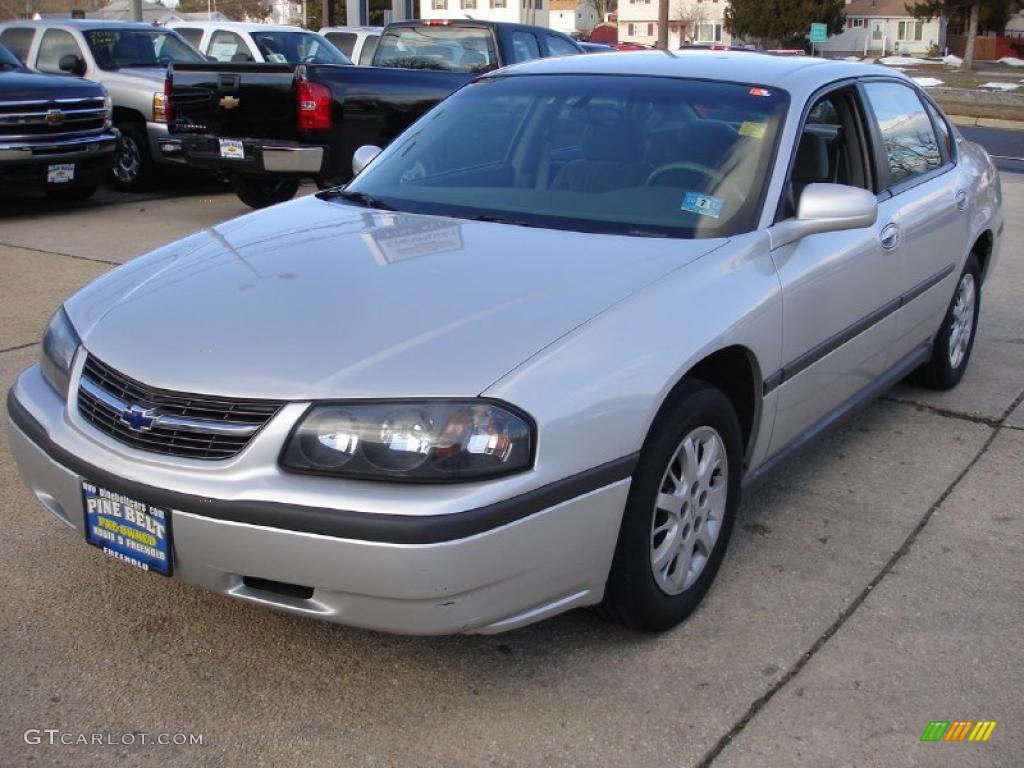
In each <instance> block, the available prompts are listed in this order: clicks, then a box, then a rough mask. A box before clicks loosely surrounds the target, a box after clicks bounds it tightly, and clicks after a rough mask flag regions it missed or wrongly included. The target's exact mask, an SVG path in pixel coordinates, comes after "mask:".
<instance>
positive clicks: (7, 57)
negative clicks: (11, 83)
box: [0, 45, 21, 69]
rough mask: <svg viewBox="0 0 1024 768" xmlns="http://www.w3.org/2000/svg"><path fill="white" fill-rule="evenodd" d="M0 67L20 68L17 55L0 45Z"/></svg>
mask: <svg viewBox="0 0 1024 768" xmlns="http://www.w3.org/2000/svg"><path fill="white" fill-rule="evenodd" d="M0 67H6V68H14V69H21V62H20V61H18V57H17V56H15V55H14V54H13V53H11V52H10V51H9V50H7V49H6V48H5V47H4V46H3V45H0Z"/></svg>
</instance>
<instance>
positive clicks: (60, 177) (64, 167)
mask: <svg viewBox="0 0 1024 768" xmlns="http://www.w3.org/2000/svg"><path fill="white" fill-rule="evenodd" d="M74 178H75V164H74V163H57V164H55V165H51V166H50V167H49V168H47V169H46V181H47V182H48V183H50V184H67V183H68V182H69V181H73V180H74Z"/></svg>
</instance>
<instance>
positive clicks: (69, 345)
mask: <svg viewBox="0 0 1024 768" xmlns="http://www.w3.org/2000/svg"><path fill="white" fill-rule="evenodd" d="M81 343H82V342H81V341H80V340H79V338H78V334H77V333H75V329H74V327H72V325H71V321H70V320H68V316H67V313H65V312H64V307H61V308H60V309H58V310H57V311H56V312H54V313H53V317H51V318H50V324H49V325H48V326H47V327H46V331H45V332H44V333H43V344H42V352H41V354H40V356H39V367H40V368H42V369H43V376H45V377H46V380H47V381H48V382H50V385H51V386H52V387H53V388H54V389H55V390H57V392H58V393H60V394H61V395H63V396H65V397H67V394H68V375H69V373H70V371H71V361H72V359H73V358H74V357H75V350H77V349H78V345H79V344H81Z"/></svg>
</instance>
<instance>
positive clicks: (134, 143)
mask: <svg viewBox="0 0 1024 768" xmlns="http://www.w3.org/2000/svg"><path fill="white" fill-rule="evenodd" d="M117 127H118V129H119V130H120V131H121V143H120V145H119V147H118V150H117V157H115V158H114V186H115V187H117V188H118V189H120V190H121V191H122V192H141V191H143V190H144V189H146V188H147V187H149V186H150V185H151V184H152V183H153V178H154V177H155V176H156V168H155V163H154V162H153V158H152V156H151V155H150V154H149V137H148V136H147V135H146V126H144V125H140V124H139V123H120V124H119V125H118V126H117Z"/></svg>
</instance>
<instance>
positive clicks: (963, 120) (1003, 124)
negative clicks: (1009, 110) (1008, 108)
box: [947, 115, 1024, 131]
mask: <svg viewBox="0 0 1024 768" xmlns="http://www.w3.org/2000/svg"><path fill="white" fill-rule="evenodd" d="M947 117H948V118H949V119H950V120H952V121H953V122H954V123H956V124H957V125H967V126H972V125H973V126H977V127H980V128H1003V129H1005V130H1008V131H1024V120H1003V119H1001V118H998V117H967V116H966V115H947Z"/></svg>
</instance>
